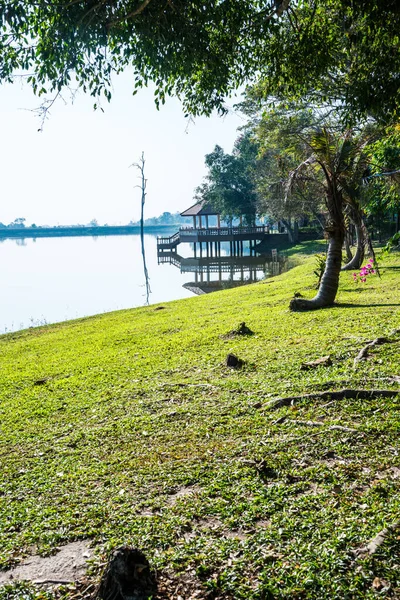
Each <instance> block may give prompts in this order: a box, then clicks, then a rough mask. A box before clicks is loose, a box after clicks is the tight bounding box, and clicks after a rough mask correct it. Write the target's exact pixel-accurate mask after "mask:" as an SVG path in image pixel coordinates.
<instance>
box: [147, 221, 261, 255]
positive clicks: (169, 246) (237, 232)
mask: <svg viewBox="0 0 400 600" xmlns="http://www.w3.org/2000/svg"><path fill="white" fill-rule="evenodd" d="M267 235H269V231H268V229H267V228H266V227H265V226H264V225H261V226H254V227H209V228H207V229H194V227H181V228H180V229H179V231H178V232H177V233H175V234H174V235H172V236H170V237H157V248H158V250H173V249H175V248H176V247H177V246H178V245H179V244H181V243H185V242H186V243H192V244H193V243H197V242H199V243H203V242H205V243H209V242H211V243H219V242H245V241H254V242H256V241H261V240H263V239H264V238H265V237H266V236H267Z"/></svg>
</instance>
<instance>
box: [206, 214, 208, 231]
mask: <svg viewBox="0 0 400 600" xmlns="http://www.w3.org/2000/svg"><path fill="white" fill-rule="evenodd" d="M206 229H208V215H206Z"/></svg>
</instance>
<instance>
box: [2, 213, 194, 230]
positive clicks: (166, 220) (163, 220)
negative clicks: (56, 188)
mask: <svg viewBox="0 0 400 600" xmlns="http://www.w3.org/2000/svg"><path fill="white" fill-rule="evenodd" d="M144 224H145V226H157V225H171V226H173V225H182V224H186V221H185V219H184V218H183V217H181V215H180V214H179V212H176V213H170V212H163V213H162V215H160V216H159V217H150V218H149V219H145V221H144ZM139 225H140V221H131V222H130V223H128V226H131V227H138V226H139ZM29 227H30V228H38V229H40V228H43V227H45V228H51V229H54V228H58V229H59V228H63V227H74V228H75V227H110V225H108V224H107V223H105V224H104V225H100V223H99V222H98V221H97V219H92V220H91V221H90V222H89V223H87V224H86V225H82V224H81V223H78V224H72V225H36V223H32V224H31V225H29ZM26 228H27V225H26V219H25V218H22V217H19V218H17V219H14V221H12V222H11V223H8V225H5V224H4V223H2V222H1V221H0V229H26Z"/></svg>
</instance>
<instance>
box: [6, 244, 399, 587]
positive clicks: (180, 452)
mask: <svg viewBox="0 0 400 600" xmlns="http://www.w3.org/2000/svg"><path fill="white" fill-rule="evenodd" d="M300 262H301V264H300V265H299V266H298V267H296V268H295V269H293V270H292V271H290V272H288V273H286V274H284V275H282V276H280V277H277V278H274V279H272V280H268V281H266V282H263V283H260V284H255V285H253V286H248V287H245V288H237V289H234V290H230V291H225V292H221V293H215V294H213V295H209V296H202V297H198V298H192V299H189V300H183V301H177V302H171V303H169V304H166V305H165V308H164V309H163V310H156V309H155V307H154V306H150V307H146V308H142V309H135V310H130V311H121V312H117V313H111V314H106V315H101V316H97V317H94V318H89V319H83V320H79V321H75V322H72V323H66V324H61V325H54V326H47V327H43V328H38V329H34V330H31V331H26V332H20V333H16V334H8V335H6V336H2V337H0V398H1V402H0V440H1V447H0V461H1V468H0V514H1V515H2V517H1V522H0V565H1V566H7V565H10V564H12V563H13V562H15V561H16V560H18V559H19V558H20V557H21V556H24V555H27V554H29V553H32V552H34V551H36V550H38V551H40V552H43V553H45V552H47V551H49V550H51V549H52V548H53V547H55V546H56V545H60V544H62V543H65V542H67V541H69V540H74V539H80V538H86V537H91V538H93V540H94V543H96V545H98V547H99V548H100V550H101V551H105V550H107V549H109V548H111V547H112V546H115V545H118V544H121V543H131V544H133V545H135V546H139V547H141V548H143V549H144V550H145V551H146V553H147V554H148V556H149V558H150V559H151V561H152V563H153V564H155V565H157V566H158V567H159V568H161V569H165V568H168V569H169V570H171V571H172V570H173V571H174V572H175V573H179V572H181V571H184V570H185V571H186V577H188V578H190V579H191V584H192V585H193V586H194V588H196V587H197V588H198V589H199V590H204V591H202V592H201V595H200V596H199V597H205V594H206V591H207V590H214V592H215V593H214V594H211V596H210V597H219V596H221V597H224V598H225V597H226V598H228V597H232V598H238V599H239V598H240V599H250V598H254V599H256V598H257V599H261V598H326V599H328V598H329V599H336V598H338V599H339V598H375V597H376V593H377V590H376V588H381V589H380V591H379V594H380V597H382V596H383V597H389V596H391V595H393V594H394V595H395V597H400V596H399V593H400V592H399V588H400V573H399V560H400V550H399V538H398V537H396V534H393V535H392V536H389V538H388V540H387V541H386V543H385V544H384V545H383V546H382V547H381V548H380V549H379V551H378V552H377V553H376V554H375V556H374V557H373V558H372V557H371V558H367V559H358V560H354V555H353V554H352V552H351V551H352V550H354V549H355V548H357V547H359V546H362V545H364V544H365V542H367V541H368V540H369V539H370V538H371V537H373V536H374V535H376V534H377V533H378V532H379V531H380V530H381V529H382V528H383V527H384V526H385V525H388V524H390V523H394V522H396V521H397V520H398V518H399V507H400V502H399V489H398V487H399V486H398V483H399V479H397V480H396V477H397V476H398V474H399V473H400V471H399V470H396V467H399V466H400V464H399V462H400V461H399V456H398V451H399V447H398V434H399V424H400V418H399V412H398V408H399V397H398V396H397V397H396V396H394V397H393V399H386V400H380V399H379V400H372V401H359V400H346V401H345V400H343V401H340V402H333V403H330V404H328V405H327V402H326V400H325V401H318V400H312V401H311V400H307V401H303V402H301V403H300V404H299V405H298V406H296V407H291V408H287V407H286V408H281V409H279V410H271V409H270V408H268V406H267V402H268V400H269V399H270V398H273V397H276V396H282V395H292V394H297V393H302V392H304V393H309V392H311V391H315V390H325V389H338V388H341V387H368V388H370V387H371V388H373V387H377V388H390V387H393V388H394V389H396V387H397V388H398V387H399V386H398V384H395V383H391V382H390V381H388V379H385V378H388V377H389V376H390V375H400V373H399V358H400V344H399V343H394V344H385V345H383V346H378V347H377V348H376V349H375V350H374V352H373V355H372V357H371V359H370V360H367V361H364V362H362V363H361V365H360V367H359V368H358V369H356V370H353V359H354V357H355V356H356V354H357V353H358V351H359V350H360V349H361V347H362V346H363V345H364V344H365V343H366V342H367V341H368V340H371V339H373V338H374V337H377V336H382V335H388V334H389V332H390V331H391V330H393V329H394V328H399V327H400V315H399V291H398V290H399V269H400V257H399V256H398V255H394V254H393V255H391V256H389V257H388V258H387V259H386V260H385V261H384V262H383V268H382V279H381V280H379V279H378V278H377V277H375V278H374V277H371V278H370V279H369V280H368V281H367V283H366V284H360V285H358V286H357V285H355V284H354V283H353V281H352V277H351V274H348V273H343V274H342V277H341V289H340V293H339V296H338V301H339V302H340V303H341V306H336V307H333V308H331V309H326V310H323V311H318V312H312V313H303V314H292V313H290V312H289V311H288V308H287V307H288V300H289V298H290V297H291V296H292V294H293V292H294V291H297V290H301V291H302V292H304V290H305V292H304V293H305V294H306V295H311V294H312V293H313V292H312V289H311V288H312V285H313V284H314V276H313V275H312V271H313V267H314V262H313V259H312V258H306V259H304V260H302V261H300ZM241 321H246V324H247V325H248V326H250V327H251V328H252V329H253V330H254V331H255V332H256V335H254V336H252V337H246V338H240V339H225V338H223V337H221V336H223V334H226V333H227V332H228V331H229V330H231V329H232V328H234V327H235V326H237V325H238V323H240V322H241ZM228 352H234V353H236V354H237V355H239V356H240V357H241V358H243V359H244V360H246V365H245V367H244V368H243V369H242V370H240V371H235V370H230V369H228V368H227V367H225V366H224V359H225V357H226V355H227V353H228ZM326 354H330V355H331V356H332V359H333V366H331V367H329V368H319V369H317V370H313V371H309V372H305V371H300V365H301V363H302V362H303V361H305V360H312V359H316V358H318V357H320V356H323V355H326ZM41 378H48V380H47V381H46V383H44V384H43V385H34V382H35V381H37V380H39V379H41ZM258 403H261V407H259V404H258ZM283 416H287V419H286V420H285V421H284V422H281V423H277V422H276V421H277V420H278V419H279V418H280V417H283ZM319 419H321V420H322V421H323V423H324V426H323V427H322V428H313V427H310V426H308V425H301V424H298V423H294V422H293V421H294V420H301V421H307V420H312V421H317V420H319ZM332 424H340V425H344V426H348V427H350V428H353V429H356V430H357V432H355V433H354V432H353V433H352V432H344V431H341V430H329V429H328V427H329V425H332ZM260 464H261V465H262V467H263V469H261V470H263V473H261V474H260V472H259V470H258V469H257V465H260ZM376 577H378V578H379V579H375V578H376ZM374 580H375V583H374V586H375V587H374V586H373V585H372V584H373V582H374ZM385 582H386V583H388V584H390V589H388V590H387V589H386V588H387V587H388V586H386V584H385ZM396 590H397V592H396ZM18 594H22V592H21V591H20V592H18V593H16V597H17V596H18ZM26 594H27V595H26V596H25V597H26V598H28V597H29V598H30V597H33V596H34V592H30V593H28V592H26ZM66 594H67V595H66V597H69V595H68V594H69V592H66ZM396 594H397V595H396ZM6 597H7V598H9V597H10V598H11V597H14V596H13V594H12V592H11V591H8V592H4V591H3V592H0V598H1V599H3V598H6ZM18 597H21V596H18ZM40 597H44V596H40Z"/></svg>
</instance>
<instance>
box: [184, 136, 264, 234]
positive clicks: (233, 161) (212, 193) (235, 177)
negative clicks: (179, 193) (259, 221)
mask: <svg viewBox="0 0 400 600" xmlns="http://www.w3.org/2000/svg"><path fill="white" fill-rule="evenodd" d="M256 156H257V146H256V144H255V143H254V142H253V141H252V140H251V139H250V137H249V136H248V135H247V136H242V137H240V138H238V140H237V141H236V144H235V148H234V151H233V153H232V154H226V153H225V152H224V151H223V149H222V148H221V147H220V146H215V148H214V152H211V153H210V154H207V155H206V158H205V163H206V166H207V168H208V173H207V176H206V178H205V182H204V183H203V184H202V185H200V186H199V187H198V188H197V189H196V192H195V197H196V199H197V200H199V201H202V202H205V203H209V204H211V205H212V206H213V207H214V208H216V209H218V210H219V211H220V213H221V215H222V216H223V217H224V218H228V219H229V218H232V217H239V216H241V215H244V216H245V217H246V220H247V221H248V222H249V223H252V222H253V221H254V219H255V215H256V200H257V196H256V190H255V185H254V178H253V169H254V165H255V159H256Z"/></svg>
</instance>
